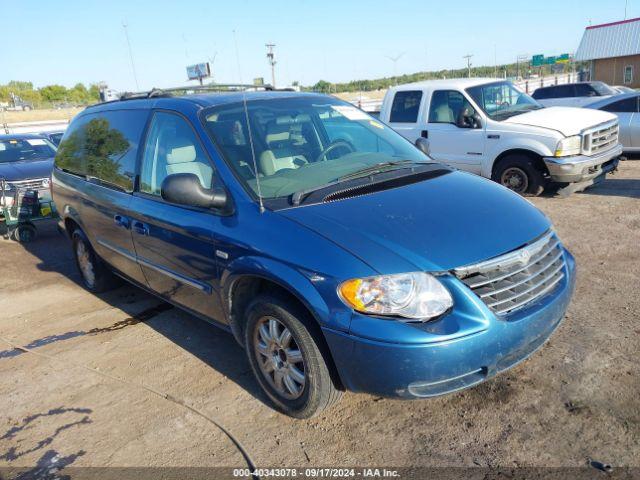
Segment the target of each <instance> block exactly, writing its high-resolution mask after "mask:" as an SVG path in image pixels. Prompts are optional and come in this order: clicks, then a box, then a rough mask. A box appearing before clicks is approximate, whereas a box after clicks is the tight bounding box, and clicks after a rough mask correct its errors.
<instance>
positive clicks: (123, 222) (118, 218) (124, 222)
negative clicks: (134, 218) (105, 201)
mask: <svg viewBox="0 0 640 480" xmlns="http://www.w3.org/2000/svg"><path fill="white" fill-rule="evenodd" d="M113 222H114V223H115V224H116V225H117V226H119V227H123V228H129V219H128V218H127V217H123V216H122V215H115V216H114V217H113Z"/></svg>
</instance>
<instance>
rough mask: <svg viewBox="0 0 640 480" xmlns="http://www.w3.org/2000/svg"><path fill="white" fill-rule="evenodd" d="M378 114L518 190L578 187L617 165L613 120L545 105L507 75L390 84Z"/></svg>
mask: <svg viewBox="0 0 640 480" xmlns="http://www.w3.org/2000/svg"><path fill="white" fill-rule="evenodd" d="M380 119H381V120H382V121H384V122H386V123H387V124H389V126H391V127H392V128H393V129H395V130H396V131H398V132H399V133H400V134H402V135H403V136H404V137H406V138H407V139H409V140H410V141H411V142H418V143H421V147H422V148H423V149H424V148H425V144H426V142H425V141H424V140H420V141H418V139H420V138H424V139H427V140H428V148H429V152H430V155H431V156H432V157H433V158H435V159H436V160H439V161H442V162H444V163H447V164H450V165H452V166H454V167H457V168H459V169H461V170H467V171H469V172H473V173H476V174H478V175H482V176H484V177H488V178H492V179H493V180H495V181H497V182H499V183H501V184H503V185H505V186H506V187H508V188H511V189H512V190H515V191H516V192H518V193H521V194H528V195H538V194H540V193H541V192H542V191H543V190H544V188H545V186H546V185H547V184H548V183H549V182H558V183H561V184H568V185H566V186H565V188H563V189H562V190H561V193H565V194H566V193H570V192H572V191H577V190H581V189H583V188H586V187H587V186H589V185H593V184H594V183H596V182H598V181H601V180H603V179H604V176H605V175H606V173H608V172H610V171H612V170H615V168H616V167H617V164H618V157H619V156H620V154H621V153H622V146H621V145H620V144H619V143H618V119H617V117H616V116H615V115H613V114H611V113H607V112H601V111H597V110H588V109H580V108H570V107H549V108H544V107H543V106H542V105H540V104H539V103H538V102H536V101H535V100H534V99H533V98H531V97H530V96H529V95H527V94H526V93H524V92H523V91H521V90H519V89H518V88H517V87H515V86H514V85H513V84H512V83H511V82H508V81H504V80H496V79H487V78H464V79H451V80H429V81H425V82H417V83H411V84H405V85H400V86H397V87H393V88H390V89H389V91H388V92H387V94H386V96H385V98H384V101H383V103H382V109H381V111H380Z"/></svg>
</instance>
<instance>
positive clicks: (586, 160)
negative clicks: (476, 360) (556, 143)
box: [543, 144, 622, 183]
mask: <svg viewBox="0 0 640 480" xmlns="http://www.w3.org/2000/svg"><path fill="white" fill-rule="evenodd" d="M620 155H622V145H620V144H618V145H616V146H615V147H614V148H612V149H610V150H607V151H606V152H603V153H601V154H599V155H594V156H586V155H575V156H572V157H544V158H543V160H544V163H545V164H546V166H547V169H548V170H549V175H551V180H553V181H554V182H560V183H574V182H584V181H588V180H592V179H594V178H596V177H599V176H600V175H603V174H606V173H608V172H610V171H612V170H615V168H616V167H617V166H618V157H619V156H620ZM605 164H606V165H605Z"/></svg>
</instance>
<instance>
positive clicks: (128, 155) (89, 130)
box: [56, 110, 148, 192]
mask: <svg viewBox="0 0 640 480" xmlns="http://www.w3.org/2000/svg"><path fill="white" fill-rule="evenodd" d="M147 116H148V111H146V110H115V111H111V112H100V113H91V114H88V115H84V116H82V117H80V118H79V119H77V120H76V121H74V122H73V123H72V124H71V126H70V127H69V129H68V131H67V133H66V134H65V136H64V138H63V140H62V142H61V143H60V147H59V148H58V153H57V155H56V167H58V168H60V169H62V170H64V171H66V172H69V173H72V174H76V175H82V176H89V177H93V179H94V180H95V181H97V182H99V183H101V184H103V185H104V186H108V187H115V188H118V189H121V190H125V191H127V192H131V191H133V180H134V177H135V171H136V156H137V152H138V146H139V144H140V137H141V136H142V131H143V130H144V126H145V122H146V119H147Z"/></svg>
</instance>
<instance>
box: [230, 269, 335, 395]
mask: <svg viewBox="0 0 640 480" xmlns="http://www.w3.org/2000/svg"><path fill="white" fill-rule="evenodd" d="M269 263H271V262H269ZM274 263H278V262H274ZM281 268H282V269H284V270H285V271H287V273H288V275H289V276H288V277H287V276H282V275H274V274H273V273H274V270H273V268H271V269H269V270H262V269H260V270H259V271H257V270H254V269H251V270H249V269H247V270H244V271H242V272H237V273H234V274H233V275H231V274H229V276H228V278H227V279H226V281H225V282H224V285H225V286H223V288H222V289H221V296H222V300H223V306H224V309H225V314H226V316H227V320H228V322H229V326H230V327H231V331H232V333H233V335H234V337H235V339H236V340H237V341H238V342H239V343H240V345H241V346H243V347H244V341H243V336H244V325H245V312H246V309H247V307H248V306H249V304H250V303H251V301H252V300H253V299H254V298H255V297H256V296H257V295H260V294H268V295H272V296H274V297H276V298H279V299H281V300H285V301H287V302H291V304H292V305H293V306H294V308H295V309H296V310H297V311H299V312H301V313H302V315H303V316H304V318H302V319H301V321H303V322H305V325H306V326H307V327H308V328H309V331H310V333H311V334H312V335H313V337H314V338H315V339H316V341H317V343H318V348H319V349H320V351H321V353H322V355H323V357H324V358H325V361H326V363H327V366H328V368H329V371H330V373H331V376H332V378H333V380H334V383H335V385H336V386H338V387H339V388H340V389H343V388H344V387H343V382H342V379H341V378H340V375H339V373H338V370H337V368H336V363H335V361H334V359H333V355H332V354H331V350H330V349H329V345H328V343H327V341H326V338H325V336H324V334H323V333H322V328H321V326H322V325H324V324H326V320H327V318H328V315H329V307H328V306H327V305H326V303H325V302H324V300H323V299H322V297H321V296H320V294H319V293H318V291H317V290H316V289H315V287H314V286H313V285H312V284H311V281H310V280H309V279H308V278H307V277H305V276H304V275H302V274H301V273H300V272H297V271H295V270H293V269H291V268H290V267H288V266H281ZM267 272H268V273H267ZM281 272H282V270H281ZM223 277H224V276H223ZM292 279H295V280H296V281H295V282H292V281H291V280H292ZM299 282H300V283H299ZM305 284H306V285H305Z"/></svg>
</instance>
